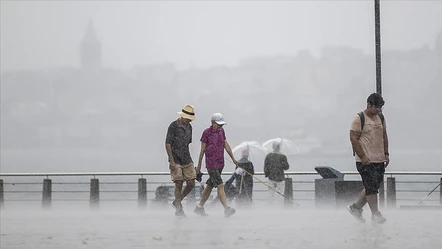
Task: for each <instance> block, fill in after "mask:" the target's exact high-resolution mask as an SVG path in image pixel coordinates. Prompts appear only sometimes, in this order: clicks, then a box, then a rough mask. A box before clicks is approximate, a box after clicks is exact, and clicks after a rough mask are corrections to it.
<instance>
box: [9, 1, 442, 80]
mask: <svg viewBox="0 0 442 249" xmlns="http://www.w3.org/2000/svg"><path fill="white" fill-rule="evenodd" d="M381 15H382V16H381V22H382V48H383V49H384V50H408V49H415V48H421V47H422V46H425V45H428V46H429V47H430V48H433V47H434V41H435V39H436V37H437V34H438V33H439V32H441V31H442V18H441V17H442V1H386V0H383V1H381ZM89 20H92V21H93V23H94V27H95V30H96V34H97V38H98V39H99V40H100V41H101V43H102V55H103V66H104V67H110V68H118V69H130V68H133V67H134V66H140V65H152V64H161V63H169V62H170V63H174V64H175V65H176V67H177V68H178V69H187V68H189V67H191V66H193V67H196V68H208V67H212V66H236V65H237V63H238V61H239V60H240V59H242V58H248V57H259V56H275V55H289V56H295V55H296V54H297V52H298V51H299V50H306V49H307V50H310V51H312V53H313V54H314V55H319V53H320V49H321V48H322V47H324V46H328V45H332V46H333V45H335V46H349V47H353V48H356V49H362V50H363V51H364V52H365V53H369V54H372V53H374V24H373V22H374V10H373V1H371V0H370V1H278V2H270V1H256V2H254V1H241V2H233V1H208V2H200V1H180V2H175V1H131V2H126V1H93V2H87V1H1V70H2V71H7V70H30V69H31V70H34V69H35V70H40V69H50V68H57V67H79V65H80V57H79V46H80V42H81V39H82V38H83V36H84V32H85V30H86V27H87V24H88V22H89Z"/></svg>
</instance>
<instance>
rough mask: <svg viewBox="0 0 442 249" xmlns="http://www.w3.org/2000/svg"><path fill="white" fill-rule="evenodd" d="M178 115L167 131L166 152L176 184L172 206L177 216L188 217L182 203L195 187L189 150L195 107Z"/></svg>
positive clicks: (189, 107)
mask: <svg viewBox="0 0 442 249" xmlns="http://www.w3.org/2000/svg"><path fill="white" fill-rule="evenodd" d="M178 114H179V115H180V116H181V117H180V118H178V119H177V120H175V121H173V122H172V123H171V124H170V125H169V128H168V129H167V135H166V152H167V156H168V158H169V169H170V176H171V178H172V181H173V182H174V183H175V200H174V201H173V202H172V206H173V207H174V208H175V209H176V211H175V215H176V216H179V217H186V214H185V213H184V211H183V206H182V205H181V201H182V200H183V199H184V197H186V196H187V195H188V194H189V193H190V191H191V190H192V189H193V187H194V186H195V178H196V171H195V167H194V165H193V161H192V157H191V156H190V150H189V144H190V143H192V125H191V124H190V122H192V121H193V120H195V112H194V108H193V106H191V105H186V106H184V108H183V109H182V110H181V111H180V112H178ZM184 181H186V187H185V188H184V190H183V183H184Z"/></svg>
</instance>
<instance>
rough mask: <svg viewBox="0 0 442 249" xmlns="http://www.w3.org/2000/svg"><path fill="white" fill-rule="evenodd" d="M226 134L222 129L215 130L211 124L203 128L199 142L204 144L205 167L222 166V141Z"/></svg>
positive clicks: (223, 141) (220, 167) (219, 167)
mask: <svg viewBox="0 0 442 249" xmlns="http://www.w3.org/2000/svg"><path fill="white" fill-rule="evenodd" d="M225 140H226V134H225V133H224V129H222V128H221V129H220V130H216V129H214V128H213V127H212V126H210V127H209V128H207V129H205V130H204V132H203V135H202V136H201V140H200V141H201V142H203V143H205V144H206V152H205V156H206V168H207V169H222V168H224V143H225Z"/></svg>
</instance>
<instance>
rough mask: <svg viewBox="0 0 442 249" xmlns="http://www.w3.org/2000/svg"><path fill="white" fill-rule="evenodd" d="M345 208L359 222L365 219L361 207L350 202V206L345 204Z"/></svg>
mask: <svg viewBox="0 0 442 249" xmlns="http://www.w3.org/2000/svg"><path fill="white" fill-rule="evenodd" d="M347 210H348V212H350V214H351V215H353V217H355V219H356V220H357V221H358V222H360V223H364V222H365V219H364V217H362V211H363V209H362V208H357V207H356V205H355V204H352V205H350V206H347Z"/></svg>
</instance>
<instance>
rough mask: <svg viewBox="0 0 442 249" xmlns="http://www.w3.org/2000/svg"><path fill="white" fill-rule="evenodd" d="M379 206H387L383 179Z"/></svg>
mask: <svg viewBox="0 0 442 249" xmlns="http://www.w3.org/2000/svg"><path fill="white" fill-rule="evenodd" d="M379 207H381V208H383V207H385V182H384V180H382V182H381V186H380V187H379Z"/></svg>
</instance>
